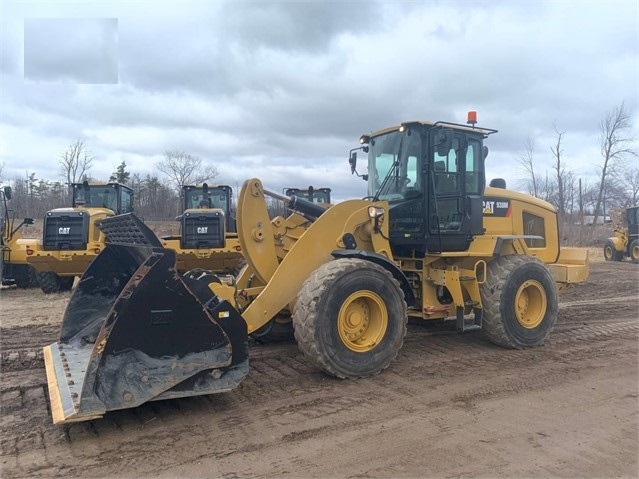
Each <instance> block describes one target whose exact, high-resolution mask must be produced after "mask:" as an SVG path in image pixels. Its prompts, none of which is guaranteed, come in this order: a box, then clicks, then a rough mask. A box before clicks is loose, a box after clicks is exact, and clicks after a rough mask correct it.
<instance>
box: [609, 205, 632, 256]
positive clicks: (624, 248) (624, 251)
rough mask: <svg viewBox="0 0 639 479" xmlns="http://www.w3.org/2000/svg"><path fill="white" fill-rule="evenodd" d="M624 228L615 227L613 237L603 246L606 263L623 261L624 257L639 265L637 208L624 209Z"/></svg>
mask: <svg viewBox="0 0 639 479" xmlns="http://www.w3.org/2000/svg"><path fill="white" fill-rule="evenodd" d="M625 223H626V225H625V226H615V235H614V236H613V237H612V238H608V239H607V240H606V243H605V244H604V259H605V260H606V261H623V259H624V258H625V257H629V258H630V260H631V261H632V262H633V263H635V264H639V206H633V207H630V208H626V218H625Z"/></svg>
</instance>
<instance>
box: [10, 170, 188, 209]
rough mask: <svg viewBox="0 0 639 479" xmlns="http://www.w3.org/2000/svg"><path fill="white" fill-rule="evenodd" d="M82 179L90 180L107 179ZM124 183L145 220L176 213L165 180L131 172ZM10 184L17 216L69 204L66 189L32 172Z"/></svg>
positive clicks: (176, 203) (175, 196)
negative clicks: (128, 178)
mask: <svg viewBox="0 0 639 479" xmlns="http://www.w3.org/2000/svg"><path fill="white" fill-rule="evenodd" d="M85 178H86V179H87V180H89V181H90V182H92V183H93V182H95V183H103V182H104V183H107V182H108V181H109V180H96V179H93V178H90V177H85ZM112 181H113V180H112ZM124 184H126V185H127V186H129V187H130V188H131V189H132V190H133V195H134V196H133V200H134V209H135V212H136V214H137V215H139V216H141V217H143V218H145V219H149V220H169V219H173V218H175V215H176V214H178V210H179V201H180V199H179V195H178V194H177V192H176V191H175V189H173V188H172V187H171V186H170V185H168V184H167V183H166V181H162V180H161V179H160V178H158V177H157V176H152V175H146V176H145V177H142V176H141V175H139V174H133V175H131V179H130V180H128V181H125V182H124ZM11 187H12V195H13V198H12V200H11V203H10V209H12V210H13V211H15V214H16V217H17V218H35V219H40V218H43V217H44V215H45V214H46V212H47V211H49V210H51V209H53V208H60V207H70V206H71V202H72V198H71V194H70V191H69V189H68V187H67V186H66V185H64V184H63V183H61V182H60V181H49V180H42V179H37V178H35V174H33V173H32V174H29V175H28V176H27V177H26V178H16V179H14V180H12V181H11Z"/></svg>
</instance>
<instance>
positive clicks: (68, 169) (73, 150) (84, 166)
mask: <svg viewBox="0 0 639 479" xmlns="http://www.w3.org/2000/svg"><path fill="white" fill-rule="evenodd" d="M94 158H95V157H94V155H93V153H92V152H90V151H89V150H87V148H86V146H85V144H84V140H75V141H74V142H73V143H71V144H70V145H69V147H68V148H67V149H66V151H64V152H63V153H61V154H60V159H59V160H58V163H59V164H60V166H61V167H62V174H63V176H64V179H65V180H66V182H67V184H68V185H69V188H71V183H77V182H78V181H80V180H81V179H82V178H84V177H85V176H87V174H88V172H89V170H90V169H91V167H92V166H93V160H94Z"/></svg>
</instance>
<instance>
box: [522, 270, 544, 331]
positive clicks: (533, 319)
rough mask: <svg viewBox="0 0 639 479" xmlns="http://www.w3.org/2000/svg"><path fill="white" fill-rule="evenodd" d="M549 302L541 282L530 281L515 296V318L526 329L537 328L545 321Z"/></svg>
mask: <svg viewBox="0 0 639 479" xmlns="http://www.w3.org/2000/svg"><path fill="white" fill-rule="evenodd" d="M547 307H548V300H547V299H546V290H545V289H544V287H543V286H542V285H541V283H540V282H539V281H535V280H534V279H530V280H528V281H526V282H525V283H523V284H522V285H521V286H520V287H519V289H518V290H517V295H516V296H515V316H516V317H517V321H518V322H519V324H521V325H522V326H523V327H524V328H526V329H532V328H536V327H537V326H539V325H540V324H541V322H542V321H543V320H544V316H545V314H546V309H547Z"/></svg>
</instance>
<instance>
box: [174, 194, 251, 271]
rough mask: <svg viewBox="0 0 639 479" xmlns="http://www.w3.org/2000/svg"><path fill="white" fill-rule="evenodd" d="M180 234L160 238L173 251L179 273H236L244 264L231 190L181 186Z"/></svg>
mask: <svg viewBox="0 0 639 479" xmlns="http://www.w3.org/2000/svg"><path fill="white" fill-rule="evenodd" d="M181 198H182V214H180V216H178V220H179V221H180V234H179V235H176V236H165V237H163V238H161V242H162V246H163V247H164V248H169V249H172V250H175V251H176V254H177V263H176V268H177V270H178V271H180V272H186V271H189V270H192V269H196V268H199V269H205V270H210V271H214V272H216V273H225V274H233V273H235V274H237V273H238V272H239V266H240V265H241V264H243V263H244V261H243V257H242V248H241V246H240V242H239V240H238V238H237V233H236V226H235V215H234V214H233V211H232V210H233V200H232V198H233V190H232V189H231V187H230V186H227V185H211V186H209V185H208V184H206V183H204V184H203V185H200V186H196V185H184V186H182V194H181Z"/></svg>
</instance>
